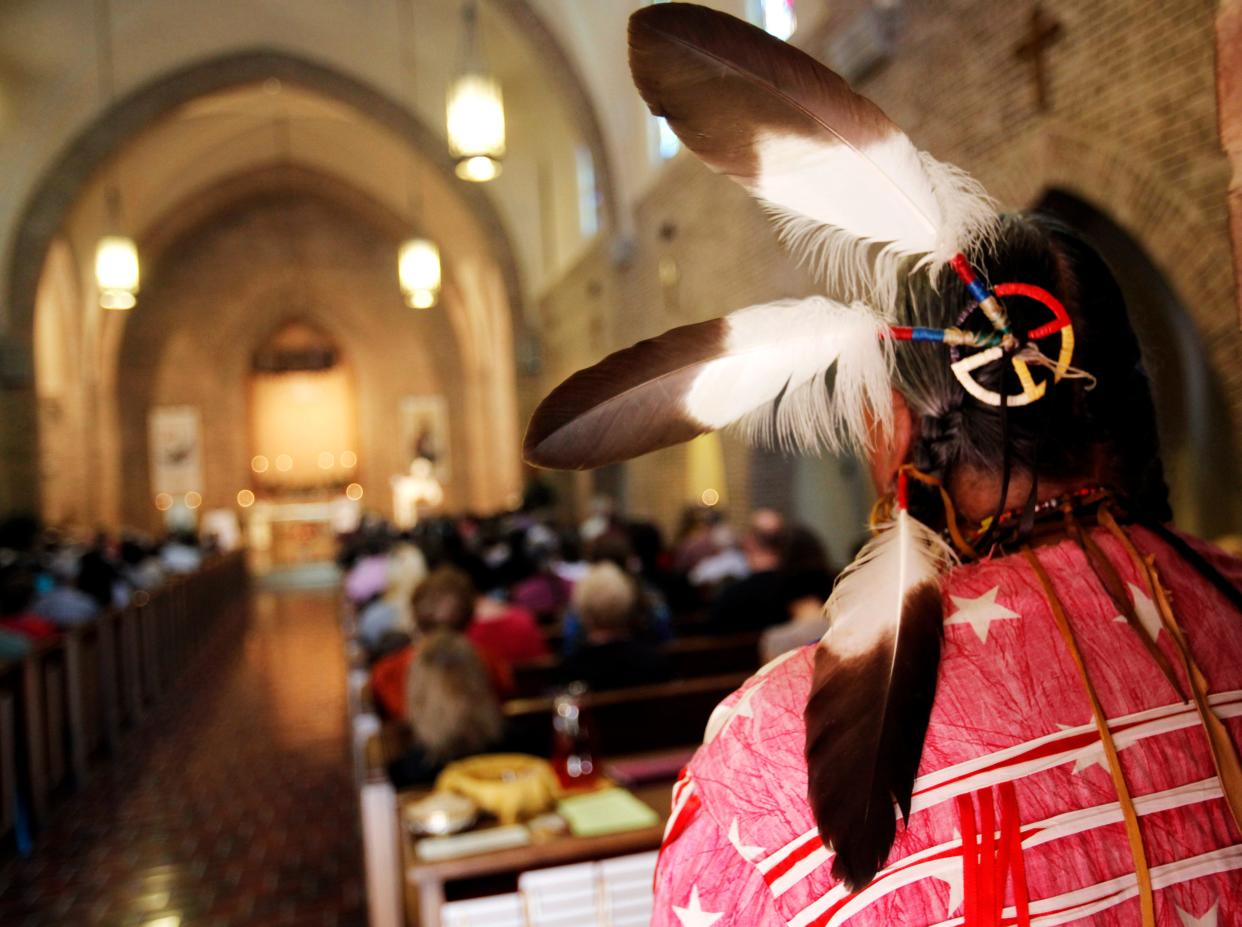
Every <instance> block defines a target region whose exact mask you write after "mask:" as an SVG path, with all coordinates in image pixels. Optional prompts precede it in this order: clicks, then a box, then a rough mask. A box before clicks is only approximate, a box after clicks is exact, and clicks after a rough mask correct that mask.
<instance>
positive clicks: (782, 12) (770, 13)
mask: <svg viewBox="0 0 1242 927" xmlns="http://www.w3.org/2000/svg"><path fill="white" fill-rule="evenodd" d="M749 6H750V10H749V13H750V21H751V22H753V23H754V24H755V25H756V26H762V27H763V28H764V30H766V31H767V32H770V33H771V34H772V35H774V36H776V37H777V38H778V39H787V38H789V37H790V36H791V35H793V34H794V30H795V29H796V28H798V17H797V15H796V14H795V13H794V0H749Z"/></svg>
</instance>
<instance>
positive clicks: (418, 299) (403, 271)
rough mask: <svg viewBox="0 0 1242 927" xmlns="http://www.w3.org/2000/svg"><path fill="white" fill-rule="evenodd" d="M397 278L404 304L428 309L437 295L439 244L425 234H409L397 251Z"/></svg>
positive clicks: (434, 301) (413, 307)
mask: <svg viewBox="0 0 1242 927" xmlns="http://www.w3.org/2000/svg"><path fill="white" fill-rule="evenodd" d="M397 278H398V280H399V281H400V283H401V294H402V295H403V296H404V297H405V302H406V305H408V306H409V307H410V308H412V309H430V308H431V307H432V306H434V305H435V304H436V299H437V298H439V295H440V248H439V247H438V246H437V245H436V243H435V242H434V241H429V240H428V239H426V238H411V239H409V240H407V241H405V242H403V243H402V245H401V250H400V251H399V252H398V253H397Z"/></svg>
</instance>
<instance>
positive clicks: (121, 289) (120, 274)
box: [95, 0, 139, 309]
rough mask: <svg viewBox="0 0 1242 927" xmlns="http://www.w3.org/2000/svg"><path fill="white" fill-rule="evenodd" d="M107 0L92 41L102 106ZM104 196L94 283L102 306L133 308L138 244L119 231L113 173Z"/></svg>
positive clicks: (108, 68)
mask: <svg viewBox="0 0 1242 927" xmlns="http://www.w3.org/2000/svg"><path fill="white" fill-rule="evenodd" d="M109 14H110V11H109V8H108V0H97V3H96V16H95V44H96V49H97V52H98V64H99V92H100V96H101V97H102V99H103V102H104V106H105V107H110V106H111V105H112V102H113V97H114V93H113V78H112V19H111V16H110V15H109ZM105 197H106V207H107V227H108V234H106V235H104V236H103V237H102V238H100V239H99V242H98V244H96V245H95V285H96V287H97V288H98V290H99V305H100V307H101V308H103V309H133V308H134V306H136V305H137V304H138V298H137V294H138V282H139V267H138V246H137V245H136V244H134V240H133V239H132V238H130V237H129V236H127V235H122V234H120V229H121V228H122V221H121V191H120V190H119V189H118V188H117V185H116V179H115V177H113V178H111V179H110V180H109V182H108V187H107V192H106V194H105Z"/></svg>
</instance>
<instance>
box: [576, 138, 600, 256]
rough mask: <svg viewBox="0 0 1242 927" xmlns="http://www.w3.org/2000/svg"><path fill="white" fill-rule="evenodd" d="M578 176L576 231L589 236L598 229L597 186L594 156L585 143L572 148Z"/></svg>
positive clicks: (586, 236)
mask: <svg viewBox="0 0 1242 927" xmlns="http://www.w3.org/2000/svg"><path fill="white" fill-rule="evenodd" d="M574 167H575V170H576V172H577V177H578V233H579V234H580V235H581V236H582V237H583V238H591V237H593V236H594V235H595V233H596V232H598V231H599V187H598V185H597V184H596V182H595V157H594V156H593V155H592V154H591V149H590V148H589V147H587V146H586V145H579V146H578V147H577V148H575V149H574Z"/></svg>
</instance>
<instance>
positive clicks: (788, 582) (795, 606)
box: [759, 525, 833, 663]
mask: <svg viewBox="0 0 1242 927" xmlns="http://www.w3.org/2000/svg"><path fill="white" fill-rule="evenodd" d="M781 575H782V578H783V580H784V583H783V588H782V590H781V594H782V596H783V597H784V601H785V603H786V608H787V609H788V613H789V621H786V622H785V623H784V624H778V625H773V626H772V627H770V628H768V629H767V630H766V631H764V632H763V637H761V638H760V640H759V655H760V658H761V659H762V660H763V662H764V663H767V662H768V661H769V660H772V659H774V658H775V657H778V656H780V655H781V654H782V653H785V652H786V651H789V650H797V649H798V648H799V647H802V646H805V645H806V644H814V643H815V642H816V641H818V640H819V639H820V638H821V637H823V636H824V633H825V632H826V631H827V630H828V617H827V615H826V614H825V613H824V603H825V602H827V601H828V596H829V595H830V594H831V593H832V580H833V572H832V569H831V568H830V567H829V566H828V557H827V555H826V554H825V553H824V546H823V545H822V544H821V543H820V542H819V538H817V537H816V536H815V534H814V532H812V531H811V530H810V529H808V528H805V527H803V526H802V525H793V526H791V527H790V529H789V534H788V543H787V545H786V548H785V556H784V565H783V568H782V570H781Z"/></svg>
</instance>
